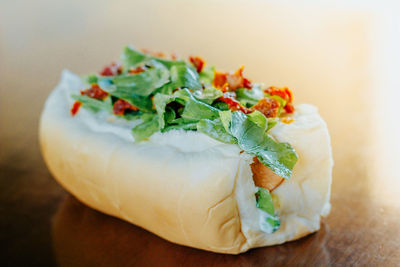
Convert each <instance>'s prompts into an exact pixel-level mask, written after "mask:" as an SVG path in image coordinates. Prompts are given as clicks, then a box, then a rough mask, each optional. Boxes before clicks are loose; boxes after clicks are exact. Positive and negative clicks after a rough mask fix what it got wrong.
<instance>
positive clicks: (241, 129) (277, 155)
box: [230, 111, 297, 179]
mask: <svg viewBox="0 0 400 267" xmlns="http://www.w3.org/2000/svg"><path fill="white" fill-rule="evenodd" d="M230 130H231V133H232V135H233V136H234V137H235V138H236V139H237V140H238V145H239V147H240V148H242V149H243V150H244V151H246V152H247V153H249V154H251V155H254V156H257V158H258V159H259V160H260V161H261V162H262V163H263V164H264V165H266V166H267V167H268V168H270V169H271V170H272V171H273V172H274V173H276V174H277V175H279V176H281V177H283V178H286V179H289V178H290V176H291V175H292V170H293V167H294V165H295V164H296V162H297V154H296V152H295V151H294V149H293V147H292V146H291V145H290V144H288V143H278V142H276V141H275V140H273V139H272V138H271V137H269V136H268V134H267V133H266V132H265V128H263V127H260V126H259V125H257V124H256V123H254V122H253V121H252V120H251V119H250V118H249V117H247V116H246V115H245V114H244V113H242V112H240V111H236V112H234V113H233V114H232V121H231V125H230Z"/></svg>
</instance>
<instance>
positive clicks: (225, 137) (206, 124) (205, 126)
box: [197, 118, 236, 144]
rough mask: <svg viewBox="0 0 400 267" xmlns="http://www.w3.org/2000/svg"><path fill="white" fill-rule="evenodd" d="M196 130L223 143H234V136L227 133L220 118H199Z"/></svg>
mask: <svg viewBox="0 0 400 267" xmlns="http://www.w3.org/2000/svg"><path fill="white" fill-rule="evenodd" d="M197 130H198V131H199V132H202V133H204V134H206V135H208V136H210V137H212V138H214V139H216V140H218V141H221V142H223V143H228V144H234V143H236V140H235V138H234V137H233V136H232V135H230V134H229V133H227V131H226V130H225V128H224V126H223V125H222V122H221V119H219V118H217V119H214V120H208V119H203V120H200V121H199V122H198V123H197Z"/></svg>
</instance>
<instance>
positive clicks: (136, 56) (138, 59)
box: [121, 46, 151, 69]
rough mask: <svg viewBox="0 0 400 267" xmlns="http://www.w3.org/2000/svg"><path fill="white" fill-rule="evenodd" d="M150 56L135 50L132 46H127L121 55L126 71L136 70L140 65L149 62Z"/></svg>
mask: <svg viewBox="0 0 400 267" xmlns="http://www.w3.org/2000/svg"><path fill="white" fill-rule="evenodd" d="M150 59H151V57H150V56H148V55H146V54H144V53H142V52H140V51H138V50H136V49H134V48H133V47H132V46H126V47H125V48H124V51H123V53H122V55H121V61H122V65H123V67H124V69H130V68H135V67H136V66H137V65H139V64H140V63H143V62H146V61H149V60H150Z"/></svg>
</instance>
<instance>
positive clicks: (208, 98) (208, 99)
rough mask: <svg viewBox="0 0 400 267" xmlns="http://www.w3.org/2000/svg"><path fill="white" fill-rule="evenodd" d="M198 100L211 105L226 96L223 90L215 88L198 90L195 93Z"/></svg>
mask: <svg viewBox="0 0 400 267" xmlns="http://www.w3.org/2000/svg"><path fill="white" fill-rule="evenodd" d="M193 95H194V97H196V99H198V100H201V101H203V102H204V103H206V104H208V105H211V104H212V103H213V102H214V101H215V100H216V99H218V98H220V97H221V96H223V95H224V94H223V93H222V92H221V90H217V89H215V88H214V87H211V86H210V87H206V88H204V90H197V91H195V92H193Z"/></svg>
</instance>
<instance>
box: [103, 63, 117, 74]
mask: <svg viewBox="0 0 400 267" xmlns="http://www.w3.org/2000/svg"><path fill="white" fill-rule="evenodd" d="M121 73H122V66H121V64H119V63H111V65H109V66H106V67H104V69H103V70H102V71H101V72H100V75H101V76H115V75H117V74H121Z"/></svg>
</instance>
